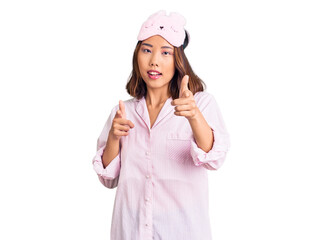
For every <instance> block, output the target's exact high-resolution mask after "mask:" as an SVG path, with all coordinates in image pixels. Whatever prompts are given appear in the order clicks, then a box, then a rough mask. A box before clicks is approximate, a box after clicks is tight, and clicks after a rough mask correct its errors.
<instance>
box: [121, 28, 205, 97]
mask: <svg viewBox="0 0 331 240" xmlns="http://www.w3.org/2000/svg"><path fill="white" fill-rule="evenodd" d="M188 41H189V40H188V36H187V33H186V37H185V40H184V44H183V45H181V46H180V47H174V61H175V74H174V76H173V78H172V79H171V81H170V82H169V86H168V92H169V93H170V95H171V97H172V98H173V99H176V98H179V90H180V84H181V81H182V78H183V77H184V76H185V75H188V76H189V77H190V78H189V83H188V88H189V90H190V91H191V92H192V93H193V95H194V94H195V93H196V92H201V91H204V90H205V89H206V84H205V82H204V81H202V80H201V79H200V78H199V77H198V76H197V75H196V74H195V73H194V72H193V69H192V67H191V65H190V63H189V61H188V59H187V58H186V55H185V53H184V49H185V48H186V46H187V45H188ZM141 43H142V41H138V43H137V45H136V48H135V50H134V53H133V59H132V68H133V69H132V72H131V74H130V77H129V80H128V82H127V84H126V90H127V92H128V94H130V95H131V96H132V97H137V98H138V99H141V98H142V97H143V96H144V97H146V94H147V86H146V83H145V82H144V80H143V79H142V77H141V75H140V71H139V66H138V52H139V49H140V46H141Z"/></svg>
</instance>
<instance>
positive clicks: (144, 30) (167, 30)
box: [137, 10, 186, 47]
mask: <svg viewBox="0 0 331 240" xmlns="http://www.w3.org/2000/svg"><path fill="white" fill-rule="evenodd" d="M185 24H186V20H185V18H184V17H183V16H182V15H180V14H178V13H174V12H172V13H170V15H169V16H167V15H166V12H165V11H164V10H161V11H158V12H157V13H154V14H153V15H151V16H150V17H149V18H148V19H147V20H146V21H145V22H144V23H143V25H142V26H141V29H140V32H139V34H138V37H137V39H138V40H139V41H143V40H145V39H147V38H149V37H151V36H154V35H160V36H162V37H163V38H164V39H165V40H167V41H168V42H169V43H170V44H171V45H173V46H175V47H180V46H181V45H183V43H184V40H185V29H184V25H185Z"/></svg>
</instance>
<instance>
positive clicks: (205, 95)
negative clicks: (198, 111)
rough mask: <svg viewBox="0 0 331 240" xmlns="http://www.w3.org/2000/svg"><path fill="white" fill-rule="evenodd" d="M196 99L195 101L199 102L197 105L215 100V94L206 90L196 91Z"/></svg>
mask: <svg viewBox="0 0 331 240" xmlns="http://www.w3.org/2000/svg"><path fill="white" fill-rule="evenodd" d="M194 99H195V102H196V103H197V105H200V104H202V103H205V102H210V101H214V100H215V98H214V96H213V95H212V94H211V93H209V92H206V90H205V91H200V92H196V93H195V94H194Z"/></svg>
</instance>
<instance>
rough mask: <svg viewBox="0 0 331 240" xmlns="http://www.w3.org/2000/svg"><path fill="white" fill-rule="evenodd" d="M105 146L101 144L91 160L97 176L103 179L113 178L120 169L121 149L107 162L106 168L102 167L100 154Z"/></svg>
mask: <svg viewBox="0 0 331 240" xmlns="http://www.w3.org/2000/svg"><path fill="white" fill-rule="evenodd" d="M105 147H106V146H103V147H101V148H100V149H99V150H98V151H97V153H96V155H95V157H94V158H93V161H92V163H93V167H94V170H95V172H96V173H97V174H98V176H99V177H102V178H104V179H115V178H116V177H118V175H119V173H120V169H121V161H120V159H121V156H120V152H121V151H119V153H118V154H117V156H116V157H115V158H114V159H113V160H112V161H111V162H110V163H109V164H108V166H107V167H106V168H104V167H103V164H102V158H101V156H102V155H103V152H104V149H105Z"/></svg>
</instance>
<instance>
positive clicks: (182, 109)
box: [171, 75, 199, 120]
mask: <svg viewBox="0 0 331 240" xmlns="http://www.w3.org/2000/svg"><path fill="white" fill-rule="evenodd" d="M188 81H189V76H188V75H185V76H184V77H183V79H182V82H181V85H180V90H179V98H177V99H175V100H173V101H172V102H171V105H173V106H176V107H175V110H176V111H175V112H174V114H175V115H177V116H184V117H186V118H187V119H188V120H192V119H194V118H196V117H197V115H198V112H199V109H198V107H197V105H196V103H195V99H194V96H193V93H192V92H191V91H190V90H189V89H188Z"/></svg>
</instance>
